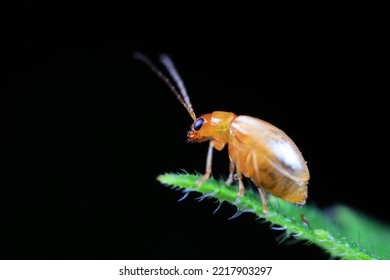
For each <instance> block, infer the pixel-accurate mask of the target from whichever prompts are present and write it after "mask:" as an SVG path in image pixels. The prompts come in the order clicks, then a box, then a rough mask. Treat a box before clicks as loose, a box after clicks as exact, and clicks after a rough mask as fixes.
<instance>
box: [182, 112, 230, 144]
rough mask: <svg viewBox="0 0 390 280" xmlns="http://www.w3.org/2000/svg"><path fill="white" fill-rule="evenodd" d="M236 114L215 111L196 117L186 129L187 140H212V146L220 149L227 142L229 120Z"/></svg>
mask: <svg viewBox="0 0 390 280" xmlns="http://www.w3.org/2000/svg"><path fill="white" fill-rule="evenodd" d="M236 117H237V116H236V115H235V114H233V113H230V112H223V111H215V112H212V113H209V114H204V115H202V116H200V117H199V118H197V119H196V120H195V122H194V123H193V124H192V126H191V130H190V131H188V134H187V139H188V141H189V142H194V143H198V142H204V141H207V140H213V144H214V148H216V149H217V150H222V149H223V147H224V146H225V145H226V143H227V142H229V130H230V124H231V122H232V121H233V120H234V119H235V118H236Z"/></svg>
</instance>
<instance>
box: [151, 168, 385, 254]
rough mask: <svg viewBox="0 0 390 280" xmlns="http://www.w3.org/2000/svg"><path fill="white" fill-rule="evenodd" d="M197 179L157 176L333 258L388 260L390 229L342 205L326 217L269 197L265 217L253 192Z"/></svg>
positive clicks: (165, 181) (305, 207)
mask: <svg viewBox="0 0 390 280" xmlns="http://www.w3.org/2000/svg"><path fill="white" fill-rule="evenodd" d="M200 178H201V176H200V175H191V174H173V173H166V174H163V175H160V176H158V178H157V179H158V180H159V181H160V182H161V183H163V184H164V185H167V186H170V187H173V188H175V189H178V190H182V191H184V192H190V191H195V192H199V193H202V194H203V196H204V197H208V198H215V199H217V200H218V201H220V202H223V201H227V202H229V203H231V204H233V205H235V206H236V207H237V211H238V212H252V213H254V214H256V215H257V216H258V217H259V218H261V219H264V220H266V221H268V222H269V223H270V225H271V226H272V227H280V228H282V229H284V230H285V234H286V235H285V236H286V238H288V237H290V236H292V237H294V238H296V239H300V240H306V241H308V242H309V243H313V244H316V245H317V246H319V247H321V248H322V249H324V250H325V251H327V252H328V253H329V254H330V255H331V256H332V257H333V258H340V259H349V260H357V259H359V260H372V259H388V258H389V255H390V243H389V242H388V241H389V240H390V228H389V227H388V226H385V225H382V224H381V223H380V222H378V221H375V220H373V219H372V218H370V217H367V216H364V215H362V214H361V213H358V212H356V211H355V210H352V209H350V208H348V207H347V206H344V205H337V206H334V207H332V208H331V209H330V210H328V211H327V212H326V213H325V212H323V211H322V210H320V209H318V208H317V207H315V206H312V205H310V204H307V205H306V206H304V207H303V208H297V207H296V206H295V204H292V203H288V202H285V201H283V200H282V199H278V198H276V197H275V196H272V195H269V199H268V201H267V204H268V208H269V211H268V214H264V213H263V209H262V204H261V202H260V198H259V195H258V193H257V192H254V191H252V190H246V191H245V195H244V196H243V197H241V198H239V197H237V187H236V186H234V185H233V186H232V185H226V184H225V183H224V182H221V181H217V180H215V179H212V178H210V179H209V180H207V181H206V182H204V183H203V184H202V185H200V186H199V185H198V184H196V181H197V180H198V179H200Z"/></svg>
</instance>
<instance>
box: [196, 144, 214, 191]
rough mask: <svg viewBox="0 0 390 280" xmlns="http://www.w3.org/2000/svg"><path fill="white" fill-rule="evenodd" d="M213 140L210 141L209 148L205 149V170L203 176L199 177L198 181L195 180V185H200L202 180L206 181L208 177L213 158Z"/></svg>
mask: <svg viewBox="0 0 390 280" xmlns="http://www.w3.org/2000/svg"><path fill="white" fill-rule="evenodd" d="M213 148H214V145H213V141H210V144H209V149H208V151H207V159H206V172H205V173H204V175H203V177H202V178H200V179H199V180H198V181H196V184H197V185H202V184H203V182H204V181H206V180H207V179H208V178H210V175H211V164H212V159H213Z"/></svg>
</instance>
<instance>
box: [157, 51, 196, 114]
mask: <svg viewBox="0 0 390 280" xmlns="http://www.w3.org/2000/svg"><path fill="white" fill-rule="evenodd" d="M160 62H161V63H162V64H163V65H164V66H165V68H166V69H167V70H168V72H169V74H170V75H171V76H172V78H173V79H174V80H175V82H176V85H177V86H178V87H179V91H180V93H181V96H182V97H183V99H184V102H185V103H186V104H187V106H188V107H187V110H188V113H190V116H191V117H192V118H193V119H194V120H195V119H196V116H195V112H194V109H192V105H191V101H190V97H189V95H188V93H187V90H186V88H185V86H184V83H183V80H182V79H181V77H180V75H179V73H178V72H177V70H176V67H175V65H174V64H173V61H172V59H171V58H170V57H169V56H168V55H167V54H162V55H160Z"/></svg>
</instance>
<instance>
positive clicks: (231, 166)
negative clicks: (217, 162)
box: [225, 159, 235, 185]
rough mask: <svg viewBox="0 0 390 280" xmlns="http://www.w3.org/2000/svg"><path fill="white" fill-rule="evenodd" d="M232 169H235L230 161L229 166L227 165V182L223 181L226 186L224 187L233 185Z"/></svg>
mask: <svg viewBox="0 0 390 280" xmlns="http://www.w3.org/2000/svg"><path fill="white" fill-rule="evenodd" d="M234 169H235V166H234V161H232V160H231V159H230V164H229V177H228V178H227V180H226V181H225V184H226V185H231V184H232V183H233V178H234Z"/></svg>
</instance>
